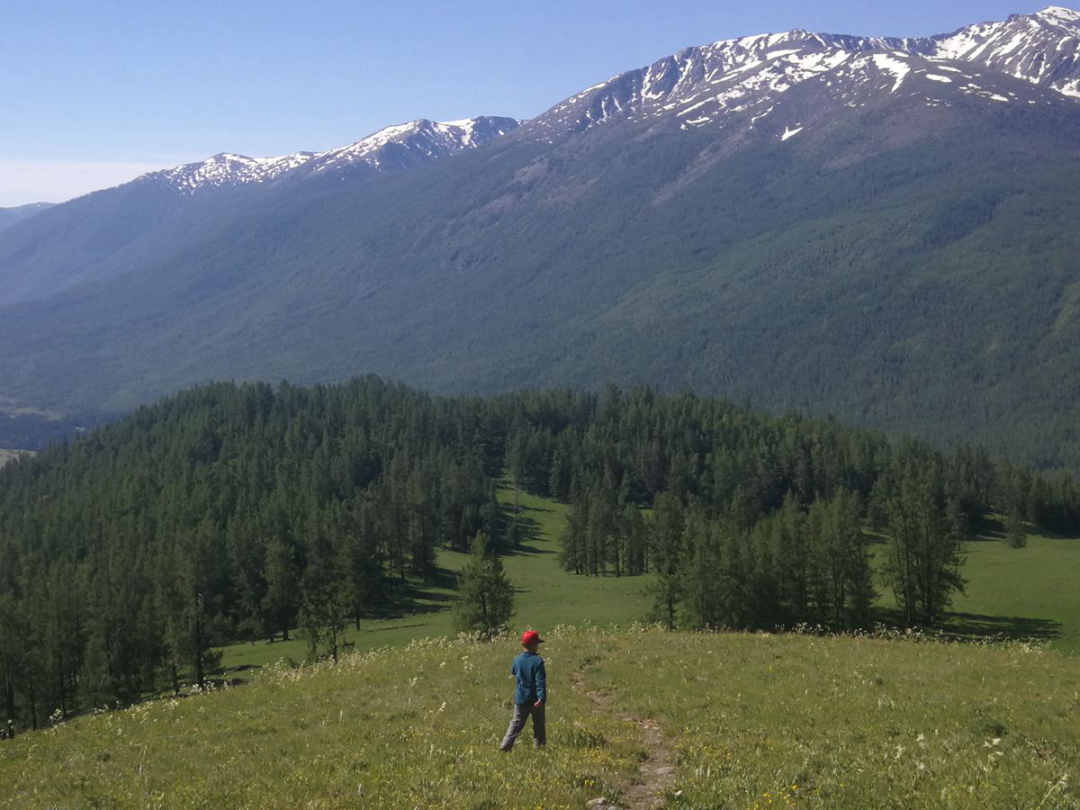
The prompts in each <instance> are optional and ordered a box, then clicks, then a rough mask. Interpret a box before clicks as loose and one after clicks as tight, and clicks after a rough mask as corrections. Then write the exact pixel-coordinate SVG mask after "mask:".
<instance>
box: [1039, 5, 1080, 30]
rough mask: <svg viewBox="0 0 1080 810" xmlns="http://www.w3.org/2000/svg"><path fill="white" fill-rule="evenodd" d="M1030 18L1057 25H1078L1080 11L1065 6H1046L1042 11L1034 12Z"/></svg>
mask: <svg viewBox="0 0 1080 810" xmlns="http://www.w3.org/2000/svg"><path fill="white" fill-rule="evenodd" d="M1032 16H1034V17H1038V18H1039V19H1041V20H1046V21H1048V22H1053V23H1057V24H1066V25H1077V24H1080V11H1076V10H1074V9H1071V8H1066V7H1065V6H1047V7H1046V8H1044V9H1043V10H1042V11H1037V12H1035V14H1033V15H1032Z"/></svg>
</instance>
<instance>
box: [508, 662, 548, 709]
mask: <svg viewBox="0 0 1080 810" xmlns="http://www.w3.org/2000/svg"><path fill="white" fill-rule="evenodd" d="M510 674H511V675H513V676H514V678H515V679H516V680H517V687H516V688H515V689H514V703H516V704H517V705H518V706H524V705H526V704H530V703H536V701H538V700H539V701H545V700H547V675H546V674H545V673H544V659H543V658H541V657H540V656H539V655H537V654H536V653H534V652H523V653H522V654H521V655H519V656H518V657H517V658H515V659H514V663H512V664H511V665H510Z"/></svg>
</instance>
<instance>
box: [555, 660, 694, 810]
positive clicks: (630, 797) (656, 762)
mask: <svg viewBox="0 0 1080 810" xmlns="http://www.w3.org/2000/svg"><path fill="white" fill-rule="evenodd" d="M571 681H572V684H573V688H574V689H575V690H576V691H578V692H581V693H582V694H584V695H585V697H587V698H588V699H589V700H591V701H592V702H593V704H595V705H596V706H597V708H598V710H601V711H604V712H606V713H608V714H611V713H614V714H617V715H618V716H619V717H620V718H622V719H623V720H625V721H626V722H628V723H633V724H634V725H635V726H637V727H638V730H639V732H640V734H641V742H642V744H643V745H644V746H645V748H646V751H647V752H648V755H647V756H646V758H645V759H644V760H643V761H642V763H641V766H640V767H639V768H638V777H637V778H636V779H634V780H632V781H631V782H630V784H628V785H626V787H625V788H624V789H623V798H622V801H621V802H620V804H619V805H615V804H612V803H609V802H600V801H595V800H594V801H593V802H589V806H590V807H594V808H605V807H606V808H615V807H616V806H618V807H624V808H628V809H629V808H635V810H636V808H649V810H655V808H661V807H664V806H665V804H667V801H666V796H667V794H668V793H669V792H670V791H671V787H672V785H673V784H674V782H675V752H674V751H672V750H671V748H670V746H669V745H668V743H667V740H665V739H664V734H663V732H661V731H660V726H659V725H657V723H656V721H655V720H648V719H642V718H640V717H638V716H637V715H634V714H631V713H630V712H626V711H622V710H621V709H616V708H615V700H614V698H612V697H611V696H610V695H605V694H602V693H600V692H596V691H594V690H591V689H589V688H588V686H587V685H586V683H585V675H584V673H582V672H581V671H577V672H574V673H573V674H572V676H571Z"/></svg>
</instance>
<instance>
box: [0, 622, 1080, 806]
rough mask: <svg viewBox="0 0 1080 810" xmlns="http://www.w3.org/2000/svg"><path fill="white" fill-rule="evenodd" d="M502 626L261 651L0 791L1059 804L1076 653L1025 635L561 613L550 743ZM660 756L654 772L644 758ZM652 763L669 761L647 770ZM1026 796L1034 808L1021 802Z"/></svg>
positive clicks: (160, 797) (1068, 797)
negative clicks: (574, 621)
mask: <svg viewBox="0 0 1080 810" xmlns="http://www.w3.org/2000/svg"><path fill="white" fill-rule="evenodd" d="M514 648H515V643H514V641H513V639H511V638H503V639H501V640H499V641H497V642H495V643H479V642H475V641H468V640H464V641H449V640H436V641H429V642H423V643H414V644H412V645H410V646H409V647H407V648H404V649H385V650H381V651H374V652H369V653H365V654H357V655H353V656H349V657H347V658H346V659H344V660H343V662H342V663H341V664H340V665H339V666H337V667H333V666H330V665H320V666H318V667H314V668H309V669H300V670H294V669H290V668H288V667H285V666H279V667H276V668H274V669H272V670H270V671H268V672H267V673H266V674H265V675H264V676H263V677H260V678H259V679H258V680H257V681H256V682H255V683H253V684H252V685H250V686H246V687H243V688H234V689H225V690H220V691H218V692H212V693H208V694H205V695H201V696H196V697H192V698H186V699H176V700H164V701H158V702H154V703H148V704H144V705H142V706H139V707H136V708H134V709H131V710H127V711H123V712H116V713H106V714H101V715H98V716H93V717H86V718H82V719H79V720H76V721H73V722H70V723H68V724H66V725H65V726H63V727H59V728H55V729H53V730H50V731H47V732H40V733H33V734H26V735H23V736H22V737H19V738H16V740H15V741H13V742H10V743H6V744H4V745H0V783H2V784H4V786H5V791H4V799H3V801H4V803H5V805H6V806H11V807H41V806H87V807H89V806H96V807H164V806H169V807H209V806H212V807H218V808H224V807H357V806H361V807H413V806H421V807H454V808H470V807H472V808H480V807H582V806H583V805H584V803H585V802H586V801H588V800H590V799H593V798H597V797H600V796H604V797H606V798H608V799H610V800H614V801H616V802H618V801H622V802H624V806H627V805H630V806H648V805H649V802H650V801H651V797H652V796H653V795H655V794H660V796H659V799H658V801H660V802H664V803H666V804H667V805H668V806H673V807H720V806H733V807H768V806H775V807H795V806H800V807H850V808H865V807H870V806H892V807H899V806H903V807H1021V806H1025V807H1036V806H1042V807H1074V806H1076V805H1077V801H1078V798H1080V797H1078V794H1077V792H1076V789H1075V787H1073V785H1072V783H1071V782H1070V780H1069V774H1071V773H1075V771H1076V768H1077V766H1078V765H1080V726H1078V725H1077V724H1076V722H1075V717H1076V712H1077V710H1078V709H1080V699H1078V697H1077V693H1078V689H1080V677H1078V675H1077V672H1076V667H1075V662H1074V661H1072V660H1070V659H1067V658H1065V657H1062V656H1059V655H1057V654H1055V653H1053V652H1039V651H1037V650H1033V649H1032V648H1029V647H1024V646H1018V645H1014V646H1008V647H986V646H978V645H946V644H940V643H934V642H925V641H924V642H918V641H911V640H896V641H888V640H880V639H877V640H875V639H851V638H811V637H799V636H773V635H766V634H760V635H741V634H723V635H705V634H682V633H673V634H668V633H662V632H650V631H643V630H641V629H634V630H630V631H626V630H623V631H618V632H615V633H605V632H602V631H599V630H595V629H594V630H562V631H555V632H553V633H551V634H550V635H549V643H548V644H547V646H546V647H545V648H544V654H545V656H546V659H547V662H548V670H549V679H550V683H551V704H550V712H549V726H550V731H549V746H548V748H547V750H545V751H542V752H536V751H533V750H531V749H530V748H529V747H527V745H523V746H520V747H519V748H518V749H516V750H515V751H514V752H513V753H512V754H511V755H509V756H503V755H500V754H499V753H498V751H497V750H496V746H497V743H498V739H499V736H500V734H501V732H502V730H503V727H504V723H505V722H506V720H507V718H508V713H509V705H510V694H511V691H510V682H509V679H508V676H507V672H506V670H507V665H508V662H509V659H510V657H511V656H512V655H513V654H514V652H515V649H514ZM661 762H662V763H670V764H668V765H664V766H659V767H657V766H656V763H661ZM669 769H670V770H669ZM1040 802H1041V804H1040Z"/></svg>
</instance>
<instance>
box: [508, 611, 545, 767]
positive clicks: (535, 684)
mask: <svg viewBox="0 0 1080 810" xmlns="http://www.w3.org/2000/svg"><path fill="white" fill-rule="evenodd" d="M543 643H544V640H543V639H542V638H540V634H539V633H537V632H536V631H535V630H526V631H525V632H524V633H522V634H521V646H522V647H524V648H525V652H523V653H521V655H519V656H518V657H517V658H515V659H514V663H513V664H511V665H510V673H511V674H512V675H513V676H514V679H515V680H516V681H517V686H516V687H515V689H514V716H513V718H512V719H511V720H510V727H509V728H508V729H506V736H505V737H503V741H502V745H501V746H499V750H500V751H503V752H509V751H510V749H511V748H513V747H514V740H516V739H517V736H518V734H520V733H521V730H522V729H523V728H525V721H526V720H527V719H528V718H529V716H530V715H532V721H533V745H534V746H535V747H537V748H540V747H542V746H543V745H545V744H546V743H547V737H546V736H545V733H544V704H545V703H546V702H547V675H546V673H545V672H544V659H543V658H541V657H540V656H539V655H537V654H536V650H537V648H538V647H539V646H540V645H541V644H543Z"/></svg>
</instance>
